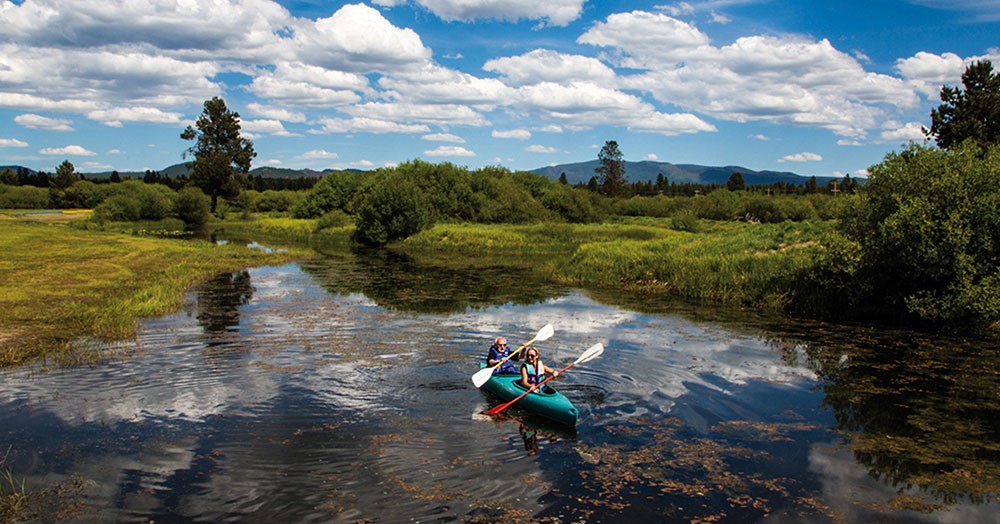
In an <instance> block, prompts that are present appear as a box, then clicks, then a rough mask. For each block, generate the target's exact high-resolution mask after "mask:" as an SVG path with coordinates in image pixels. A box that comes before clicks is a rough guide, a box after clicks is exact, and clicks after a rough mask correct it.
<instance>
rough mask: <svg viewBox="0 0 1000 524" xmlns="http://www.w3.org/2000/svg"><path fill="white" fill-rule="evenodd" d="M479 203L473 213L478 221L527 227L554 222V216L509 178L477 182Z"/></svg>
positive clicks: (554, 214)
mask: <svg viewBox="0 0 1000 524" xmlns="http://www.w3.org/2000/svg"><path fill="white" fill-rule="evenodd" d="M479 181H480V184H479V186H478V188H479V189H480V191H479V192H480V193H481V197H480V198H479V199H478V200H480V201H481V202H482V203H481V205H480V206H479V209H478V210H477V213H476V219H477V221H478V222H484V223H488V224H489V223H494V224H495V223H508V224H529V223H532V222H540V221H549V220H558V215H557V214H556V213H555V212H553V211H550V210H548V209H546V208H545V207H544V206H543V205H542V204H541V203H540V202H539V201H538V200H535V199H534V198H532V196H531V193H529V192H528V191H527V190H526V189H524V187H523V186H521V185H519V184H517V183H516V182H514V180H513V179H511V178H510V177H501V178H482V179H480V180H479Z"/></svg>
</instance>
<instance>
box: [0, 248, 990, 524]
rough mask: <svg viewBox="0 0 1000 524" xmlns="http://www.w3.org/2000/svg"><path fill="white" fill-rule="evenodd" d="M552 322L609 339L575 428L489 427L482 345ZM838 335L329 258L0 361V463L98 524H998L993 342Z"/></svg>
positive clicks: (512, 275) (588, 379) (675, 306)
mask: <svg viewBox="0 0 1000 524" xmlns="http://www.w3.org/2000/svg"><path fill="white" fill-rule="evenodd" d="M424 303H428V304H430V305H429V306H426V307H425V306H421V304H424ZM550 322H551V323H552V324H553V325H554V326H556V336H555V337H553V338H552V339H550V340H548V341H546V342H545V344H544V345H543V351H544V353H545V355H546V359H547V360H548V361H549V362H550V365H552V366H553V367H557V368H560V367H562V366H563V365H565V364H568V363H569V362H571V361H572V360H573V359H575V358H576V357H578V356H579V354H580V352H581V351H582V350H583V349H584V348H587V347H590V346H592V345H593V344H594V343H596V342H602V343H603V344H604V345H605V346H606V347H607V348H608V349H607V350H606V351H605V353H604V354H603V355H602V356H601V357H600V359H597V360H594V361H592V362H590V363H588V364H587V366H578V367H574V368H573V369H572V370H571V371H570V372H568V373H566V374H565V375H564V376H562V377H560V378H559V379H558V380H557V382H558V385H557V387H558V389H559V390H560V391H561V392H562V393H564V394H565V395H566V396H567V397H569V398H570V400H571V401H573V403H574V404H575V405H576V406H577V407H578V408H579V409H580V412H581V416H580V424H579V425H578V426H577V428H576V431H574V432H571V433H569V434H567V432H566V431H565V430H558V429H554V428H551V427H547V426H546V425H545V424H544V423H540V422H539V421H536V420H533V419H531V418H529V417H525V416H523V415H517V416H516V417H514V418H511V419H509V420H499V419H485V420H484V419H483V417H482V416H481V415H480V414H481V413H482V411H484V410H485V409H486V408H487V407H488V406H489V404H488V403H487V399H486V398H485V396H484V395H483V394H482V393H481V392H479V391H477V390H476V389H475V388H474V387H473V386H472V384H471V381H470V377H471V375H472V374H473V373H474V372H475V370H476V369H477V362H478V360H479V359H481V358H482V357H483V354H484V352H485V348H486V346H487V345H488V343H489V341H490V340H491V339H492V338H493V337H494V336H495V335H496V334H497V333H503V334H505V335H506V336H507V338H509V339H512V341H518V342H523V341H526V340H528V339H530V338H531V337H532V335H534V334H535V332H536V331H537V330H538V328H540V327H541V326H542V325H544V324H545V323H550ZM831 327H833V326H824V325H822V324H816V323H804V322H790V321H788V320H787V319H778V318H776V317H771V316H761V315H753V314H751V313H748V312H739V311H736V312H734V311H733V310H726V309H724V308H702V307H698V308H693V307H691V306H686V305H683V304H680V303H676V302H671V301H659V300H654V299H652V298H651V297H646V298H639V299H637V298H635V297H634V296H630V298H621V297H617V296H616V295H615V294H614V293H612V292H601V291H587V292H583V291H580V290H569V289H565V288H561V287H559V286H553V285H550V284H546V283H544V282H541V281H539V280H538V279H537V278H536V277H535V276H533V274H532V273H531V272H530V271H529V270H524V271H523V272H518V271H514V270H511V268H510V267H509V266H501V265H496V266H492V265H489V264H486V265H484V266H483V267H471V266H470V267H464V268H463V267H458V268H456V267H452V265H449V264H443V263H442V264H435V263H433V262H430V263H428V262H425V261H416V260H413V259H405V258H403V259H400V258H396V257H393V256H392V255H382V256H372V255H371V254H367V253H350V252H346V251H345V252H336V253H330V254H328V255H327V256H325V257H320V258H317V259H314V260H309V261H307V262H303V263H302V264H301V265H298V264H288V265H285V266H280V267H269V268H256V269H252V270H249V271H246V272H240V273H235V274H227V275H222V276H220V277H219V278H218V279H215V280H213V281H212V282H209V283H207V284H206V285H204V286H202V287H201V288H199V289H198V290H196V291H194V292H192V293H191V294H190V295H189V296H188V300H187V302H186V306H185V307H184V308H183V309H182V310H181V311H178V312H177V313H175V314H173V315H169V316H165V317H162V318H157V319H152V320H150V321H148V322H146V323H144V325H143V329H142V330H141V333H140V336H139V337H138V338H137V340H136V341H134V342H133V343H131V344H128V345H127V347H126V348H125V353H127V358H122V359H118V360H113V361H109V362H106V363H102V364H100V365H96V366H89V367H84V368H78V369H66V370H54V371H47V372H41V370H38V369H23V370H8V371H5V372H4V374H3V376H2V381H3V388H0V449H3V448H6V445H8V444H9V445H12V453H11V463H12V464H13V465H14V467H15V471H17V472H18V473H19V474H22V475H25V476H26V477H27V479H28V484H29V488H30V487H37V486H45V485H51V484H53V483H54V482H59V481H69V480H70V479H71V478H72V476H73V475H79V476H81V477H83V478H85V479H86V481H87V483H86V486H85V488H84V489H83V495H82V497H83V498H82V500H83V502H85V503H86V504H87V506H86V507H84V508H80V509H79V510H78V511H77V512H76V513H71V514H70V516H71V517H73V518H75V519H76V520H79V521H92V522H93V521H134V522H139V521H143V522H146V521H149V520H156V521H186V520H208V521H226V520H234V521H249V522H256V521H259V522H269V521H274V520H279V519H280V520H290V521H295V522H358V521H365V520H371V521H376V520H377V521H379V522H411V521H414V520H421V521H426V520H438V521H479V522H497V521H503V522H537V521H539V520H544V519H549V520H550V521H563V522H566V521H574V520H576V521H580V520H582V521H589V522H598V521H600V522H635V521H697V520H701V521H704V522H746V521H778V522H801V521H810V522H836V521H844V520H846V521H860V522H864V521H875V520H897V521H926V522H935V521H941V522H943V521H949V520H952V521H956V520H957V521H981V522H990V521H996V517H995V515H996V514H997V512H998V509H1000V508H998V505H997V504H996V502H994V501H992V500H991V497H992V496H993V494H995V493H996V490H997V487H996V486H997V484H996V482H995V479H996V475H997V473H996V469H997V468H996V464H997V446H998V445H1000V444H998V443H1000V435H998V434H997V427H996V424H995V422H994V421H995V420H997V418H996V417H997V415H998V413H997V412H996V410H997V406H998V403H997V400H998V399H997V396H998V394H1000V393H998V391H1000V390H998V384H997V380H998V379H997V377H998V375H1000V374H998V373H997V363H998V362H1000V355H997V353H996V350H995V349H993V348H991V347H990V346H989V345H988V344H977V343H973V342H968V343H967V344H965V345H963V344H956V343H955V342H956V341H952V340H944V339H926V338H925V339H920V338H916V337H914V336H913V335H912V334H909V335H907V334H905V333H882V334H880V335H879V336H876V335H875V334H874V332H873V331H871V330H866V329H864V328H848V327H844V326H836V327H835V328H836V329H830V328H831ZM904 341H905V342H904ZM914 348H915V350H916V351H915V352H911V351H910V350H911V349H914ZM946 350H947V351H946ZM119 354H120V353H119ZM844 355H846V358H845V357H844ZM991 423H992V425H991ZM840 432H843V433H840ZM842 435H846V436H847V437H848V443H849V444H850V446H849V447H848V446H845V445H844V444H843V443H842ZM869 472H871V473H872V475H874V477H877V480H876V478H872V477H870V476H869V475H868V473H869ZM970 477H971V478H972V479H975V480H976V481H978V485H977V484H975V483H973V482H966V480H967V479H968V478H970ZM908 485H914V486H921V487H923V488H924V489H923V490H921V489H907V486H908ZM922 512H929V513H922ZM51 517H52V515H49V518H51ZM39 520H45V518H40V519H39Z"/></svg>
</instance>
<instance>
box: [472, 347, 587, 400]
mask: <svg viewBox="0 0 1000 524" xmlns="http://www.w3.org/2000/svg"><path fill="white" fill-rule="evenodd" d="M601 353H604V345H603V344H601V343H600V342H598V343H597V344H594V345H593V346H591V347H590V349H588V350H587V351H584V352H583V354H582V355H580V357H579V358H577V359H576V360H575V361H573V363H572V364H570V365H568V366H566V367H564V368H562V369H560V370H559V374H560V375H562V374H563V373H564V372H565V371H566V370H567V369H569V368H571V367H573V366H575V365H577V364H580V363H583V362H587V361H588V360H593V359H595V358H597V357H598V355H600V354H601ZM553 378H555V375H552V376H551V377H549V378H547V379H545V380H543V381H541V382H540V383H538V384H535V385H534V386H531V389H529V390H528V391H525V392H524V393H521V394H520V395H518V397H517V398H515V399H514V400H511V401H510V402H504V403H503V404H500V405H497V406H493V407H492V408H490V409H488V410H486V414H487V415H499V414H500V413H502V412H503V410H505V409H507V408H509V407H511V406H513V405H514V404H515V403H517V401H518V400H521V399H522V398H524V396H525V395H527V394H528V393H531V392H532V391H534V390H536V389H538V388H540V387H542V386H544V385H545V383H546V382H548V381H550V380H552V379H553Z"/></svg>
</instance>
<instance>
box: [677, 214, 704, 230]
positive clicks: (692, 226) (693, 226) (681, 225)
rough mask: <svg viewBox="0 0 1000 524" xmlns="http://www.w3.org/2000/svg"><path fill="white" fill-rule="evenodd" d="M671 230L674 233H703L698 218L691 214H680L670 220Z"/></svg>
mask: <svg viewBox="0 0 1000 524" xmlns="http://www.w3.org/2000/svg"><path fill="white" fill-rule="evenodd" d="M670 228H671V229H673V230H674V231H687V232H688V233H697V232H699V231H701V225H700V224H699V222H698V218H697V217H695V216H694V215H692V214H691V213H678V214H677V215H674V216H673V218H671V219H670Z"/></svg>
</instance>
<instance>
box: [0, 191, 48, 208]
mask: <svg viewBox="0 0 1000 524" xmlns="http://www.w3.org/2000/svg"><path fill="white" fill-rule="evenodd" d="M48 207H49V190H48V189H44V188H41V187H33V186H4V185H0V209H46V208H48Z"/></svg>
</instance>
